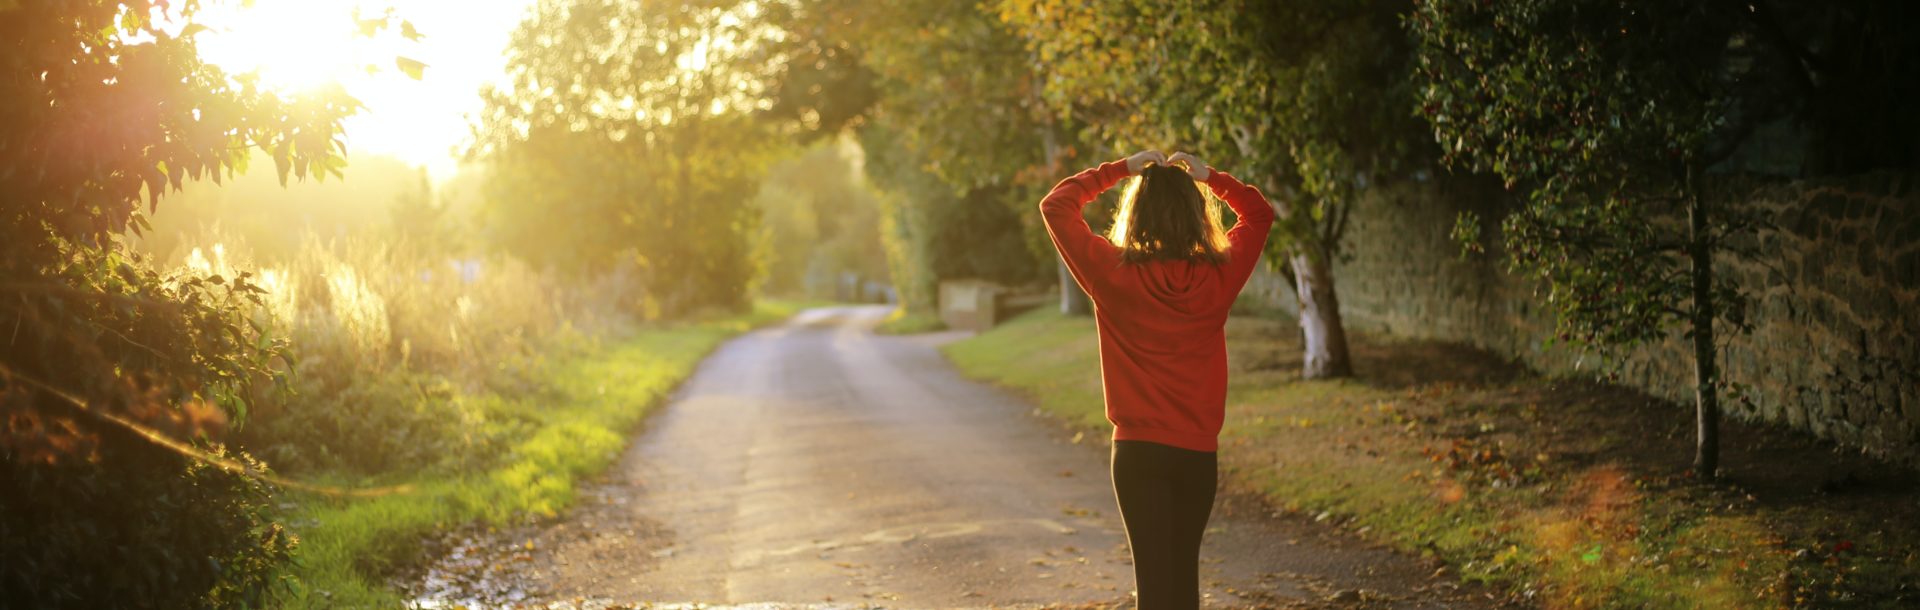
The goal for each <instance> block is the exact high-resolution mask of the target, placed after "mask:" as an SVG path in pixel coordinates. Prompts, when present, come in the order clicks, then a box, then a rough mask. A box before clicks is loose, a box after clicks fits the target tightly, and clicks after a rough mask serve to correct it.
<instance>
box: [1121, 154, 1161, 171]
mask: <svg viewBox="0 0 1920 610" xmlns="http://www.w3.org/2000/svg"><path fill="white" fill-rule="evenodd" d="M1148 163H1158V164H1160V165H1166V164H1167V155H1166V154H1164V153H1161V152H1160V151H1157V150H1143V151H1140V152H1137V153H1133V154H1132V155H1130V156H1128V157H1127V173H1128V174H1132V175H1135V176H1138V175H1140V172H1141V171H1143V170H1145V169H1147V164H1148Z"/></svg>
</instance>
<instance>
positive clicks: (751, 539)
mask: <svg viewBox="0 0 1920 610" xmlns="http://www.w3.org/2000/svg"><path fill="white" fill-rule="evenodd" d="M886 311H887V310H886V309H885V308H879V307H839V308H827V309H816V310H810V311H807V312H804V313H802V314H800V315H799V316H797V317H795V318H793V319H792V320H789V321H788V322H786V323H784V324H782V325H780V326H777V327H772V328H767V329H762V330H759V331H755V332H752V333H749V334H746V335H744V336H742V337H740V338H737V339H735V340H733V341H731V342H729V343H727V344H725V345H724V346H722V347H721V348H720V349H719V350H717V351H716V352H715V353H714V354H713V355H712V356H711V357H710V358H708V359H707V360H706V361H705V362H703V363H702V365H701V366H700V368H699V370H698V371H697V372H696V373H695V374H694V376H693V377H692V378H691V379H689V380H688V382H687V383H686V384H685V385H684V386H683V387H682V388H681V390H680V391H679V392H678V393H677V394H676V396H675V397H674V398H673V399H672V401H671V402H670V403H669V404H667V405H665V406H664V407H663V410H662V411H660V412H658V413H656V414H654V415H653V416H652V418H651V419H650V421H649V422H648V424H647V425H646V427H645V429H644V430H643V431H642V432H641V433H640V434H639V435H638V436H637V437H636V439H635V442H634V443H633V445H632V446H631V447H630V448H629V449H628V451H627V453H626V454H625V455H624V457H623V458H622V459H621V461H620V462H619V464H618V465H617V466H616V467H614V468H613V469H612V471H611V472H610V473H609V474H608V475H607V476H605V477H604V478H603V479H602V480H600V481H598V482H597V483H596V484H593V485H590V486H588V487H587V488H585V489H583V497H582V499H581V503H580V506H578V507H577V508H576V509H575V510H574V511H572V512H571V513H569V514H568V515H567V516H566V517H564V518H563V519H561V520H559V522H557V523H553V524H547V525H543V526H539V527H532V528H525V529H522V530H516V531H509V532H504V533H497V534H493V535H491V536H482V537H480V538H477V539H476V540H479V542H472V543H469V544H466V545H465V547H464V548H457V549H455V552H454V553H453V554H452V555H451V556H450V559H449V560H444V561H453V562H458V561H467V562H470V563H482V564H485V565H488V566H490V568H489V570H487V571H488V574H487V576H486V578H485V580H486V583H485V584H484V586H485V587H492V588H494V589H498V590H510V591H511V592H512V593H511V596H510V597H508V598H504V599H516V600H520V601H522V602H526V601H551V600H563V601H564V600H588V601H590V602H594V603H590V604H589V605H595V604H598V603H601V602H605V603H613V604H637V603H641V602H652V603H685V604H712V605H715V606H726V605H738V606H742V607H747V606H751V607H887V608H960V607H981V608H985V607H1003V608H1004V607H1038V606H1054V607H1115V606H1120V605H1123V604H1124V605H1125V607H1131V604H1130V603H1129V602H1128V601H1127V600H1128V599H1129V598H1128V595H1129V591H1130V590H1131V588H1132V576H1131V571H1130V570H1131V566H1130V565H1129V563H1128V558H1127V550H1126V539H1125V536H1124V534H1123V531H1122V529H1121V523H1120V518H1119V515H1118V513H1117V511H1116V509H1115V508H1114V500H1113V491H1112V486H1111V483H1110V482H1109V481H1108V478H1107V471H1106V457H1107V453H1106V452H1107V448H1106V446H1105V443H1104V442H1103V441H1102V440H1101V439H1097V438H1087V439H1081V440H1080V442H1078V443H1076V442H1073V439H1071V438H1070V437H1069V436H1068V435H1067V434H1066V433H1065V432H1064V431H1063V430H1062V428H1061V427H1060V426H1059V425H1058V424H1056V423H1053V422H1051V421H1048V420H1046V419H1044V418H1041V417H1036V416H1035V414H1034V412H1033V409H1032V407H1031V406H1029V405H1027V404H1025V403H1023V402H1022V401H1021V400H1020V399H1019V398H1018V397H1015V396H1012V395H1010V394H1008V393H1006V392H1004V391H1001V390H998V389H996V388H993V387H990V386H987V385H983V384H979V383H975V382H972V381H969V380H967V379H964V378H962V377H961V376H960V375H959V374H958V373H957V372H955V371H954V370H953V369H952V368H951V367H950V366H949V365H948V364H947V363H946V361H945V360H944V359H943V358H942V357H941V355H940V353H939V352H938V350H937V346H938V344H940V343H941V342H944V341H948V340H952V339H954V338H956V337H957V336H959V335H958V334H956V333H942V334H933V335H920V336H911V337H890V336H881V335H875V334H873V333H872V332H871V329H872V327H873V326H874V325H875V324H876V323H878V321H879V320H880V319H881V318H882V317H884V316H885V314H886ZM1090 374H1091V373H1090ZM502 553H509V554H511V557H503V556H502ZM1433 572H1434V567H1433V566H1431V565H1427V564H1425V563H1423V562H1421V561H1420V560H1416V559H1413V558H1409V557H1405V556H1403V555H1398V554H1394V553H1391V552H1388V551H1385V550H1381V549H1379V548H1375V547H1371V546H1368V545H1366V544H1362V543H1359V542H1356V541H1354V540H1352V539H1351V538H1348V537H1346V536H1344V535H1342V534H1340V533H1338V532H1336V531H1333V530H1332V529H1331V528H1326V527H1321V526H1318V525H1315V524H1312V523H1308V522H1305V521H1302V520H1299V519H1289V518H1284V517H1275V516H1272V515H1271V514H1270V511H1269V510H1268V509H1266V508H1265V506H1264V505H1262V504H1260V503H1259V502H1258V501H1255V500H1251V499H1248V498H1247V497H1245V495H1244V494H1241V495H1234V494H1227V495H1226V496H1225V497H1223V500H1222V502H1220V503H1219V504H1218V507H1217V508H1216V510H1215V515H1214V517H1213V521H1212V523H1211V524H1210V528H1209V530H1208V534H1207V537H1206V546H1205V549H1204V550H1203V558H1202V580H1203V582H1204V584H1205V586H1206V595H1207V597H1206V600H1207V604H1208V605H1209V606H1211V607H1319V606H1323V605H1348V603H1349V602H1352V601H1355V600H1359V601H1361V602H1363V603H1364V605H1366V606H1368V607H1399V608H1439V607H1468V606H1474V605H1484V604H1483V603H1482V602H1484V599H1483V598H1482V596H1481V595H1479V594H1477V593H1474V592H1472V591H1462V590H1459V589H1457V588H1455V587H1454V585H1452V584H1451V583H1448V582H1445V579H1444V578H1442V579H1440V580H1437V581H1436V580H1434V579H1433V577H1432V573H1433ZM429 580H434V577H430V578H429ZM439 580H440V581H445V580H447V579H445V578H440V579H439ZM469 584H471V583H469ZM429 588H430V589H434V593H433V594H430V595H428V597H429V598H432V597H433V596H434V595H439V596H440V599H458V598H459V597H458V596H459V595H461V593H460V592H459V587H458V586H448V583H446V582H438V584H437V585H436V587H429ZM1441 591H1446V592H1449V594H1448V595H1445V596H1442V595H1440V594H1439V593H1438V592H1441ZM496 593H497V591H496ZM495 599H496V601H497V600H498V599H502V598H495ZM570 603H577V601H575V602H570ZM755 604H762V605H755Z"/></svg>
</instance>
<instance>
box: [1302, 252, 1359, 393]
mask: <svg viewBox="0 0 1920 610" xmlns="http://www.w3.org/2000/svg"><path fill="white" fill-rule="evenodd" d="M1309 247H1311V246H1309ZM1287 262H1288V263H1289V264H1291V265H1292V267H1293V275H1294V282H1293V291H1294V295H1295V296H1297V297H1299V298H1300V331H1301V334H1302V335H1303V336H1304V337H1305V338H1306V354H1305V361H1304V364H1303V366H1302V367H1301V371H1300V376H1301V377H1303V378H1306V379H1326V378H1331V377H1349V376H1352V375H1353V361H1352V359H1350V358H1348V356H1347V328H1346V326H1345V325H1344V324H1342V323H1341V322H1340V299H1339V297H1338V296H1337V295H1335V294H1334V290H1333V269H1332V268H1331V267H1330V266H1329V265H1328V263H1327V258H1326V257H1324V256H1314V255H1312V254H1310V253H1303V252H1298V251H1296V252H1295V253H1294V254H1292V255H1291V257H1290V258H1289V260H1288V261H1287Z"/></svg>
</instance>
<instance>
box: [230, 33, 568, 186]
mask: <svg viewBox="0 0 1920 610" xmlns="http://www.w3.org/2000/svg"><path fill="white" fill-rule="evenodd" d="M531 4H532V0H256V1H255V2H254V3H253V6H251V7H245V8H243V7H241V6H240V3H239V2H237V1H230V2H221V3H210V4H209V5H207V6H206V7H205V8H204V9H203V11H202V13H201V16H200V19H199V21H200V22H201V23H202V24H204V25H207V26H208V27H210V28H212V31H210V32H207V33H204V34H201V35H200V37H199V41H200V51H201V55H202V56H203V57H204V58H206V59H207V60H208V61H209V62H212V63H214V64H217V65H219V66H221V67H223V68H226V69H227V70H229V71H233V72H243V71H250V70H258V71H259V72H260V75H261V80H262V81H264V82H265V83H266V84H268V86H272V87H275V88H278V89H282V90H298V89H300V88H303V87H312V86H315V85H319V84H322V83H326V82H330V81H335V82H339V83H341V84H342V85H345V86H346V88H347V91H348V92H349V93H350V94H352V95H353V96H354V97H356V98H359V100H360V101H361V103H363V104H366V106H367V108H366V109H365V110H362V111H361V113H360V114H359V115H358V116H355V117H353V118H352V119H350V120H349V121H348V122H347V124H346V130H347V134H346V139H347V147H348V149H349V151H350V154H351V155H361V154H367V153H372V154H381V155H391V156H394V157H398V158H400V159H402V160H404V161H406V162H409V163H413V164H417V165H423V166H425V167H426V168H427V171H428V172H429V173H431V174H432V176H433V179H434V180H436V181H438V180H445V179H447V178H450V177H452V176H453V174H454V173H455V171H456V170H457V161H456V156H455V155H456V152H455V150H456V149H457V148H459V147H460V146H462V144H463V143H465V142H466V141H467V139H468V138H469V127H468V117H469V116H470V115H473V114H475V113H478V112H479V110H480V95H479V90H480V87H481V85H483V84H487V83H494V82H503V81H504V80H505V78H506V75H505V72H504V70H505V65H506V58H505V57H504V55H503V54H502V52H503V51H504V50H505V48H506V45H507V40H508V38H509V36H510V35H511V34H512V32H513V28H514V27H515V26H517V25H519V23H520V21H521V19H522V18H523V17H524V16H525V12H526V10H527V7H528V6H529V5H531ZM356 6H358V7H360V10H361V16H362V17H367V18H372V17H377V16H379V15H382V14H384V13H385V12H386V10H387V8H389V7H391V8H393V9H394V11H395V16H396V17H398V18H399V19H404V20H407V21H410V22H412V23H413V25H414V26H415V27H416V28H418V29H419V31H420V33H421V34H422V35H423V36H424V37H423V38H422V39H421V40H420V41H418V42H413V41H408V40H406V39H405V38H402V37H401V36H400V35H399V32H398V31H397V30H391V31H387V32H382V33H381V34H380V35H379V36H376V37H373V38H367V37H363V36H360V35H358V34H357V31H358V30H357V28H356V27H355V24H354V21H353V11H354V8H355V7H356ZM395 56H403V57H408V58H411V59H415V60H419V61H421V62H424V63H426V64H427V69H426V74H425V77H424V78H422V79H421V80H418V81H416V80H413V79H411V78H408V77H407V76H406V75H404V74H403V73H401V72H400V70H398V69H397V68H395V67H394V61H393V58H394V57H395ZM368 65H374V66H378V67H379V68H380V71H379V72H377V73H373V74H368V73H367V71H366V66H368Z"/></svg>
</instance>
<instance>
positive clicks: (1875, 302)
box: [1249, 174, 1920, 464]
mask: <svg viewBox="0 0 1920 610" xmlns="http://www.w3.org/2000/svg"><path fill="white" fill-rule="evenodd" d="M1722 183H1723V184H1722V185H1721V188H1722V190H1725V191H1727V192H1739V193H1743V195H1741V196H1740V198H1739V203H1738V205H1744V206H1750V207H1751V208H1752V209H1754V210H1757V211H1758V212H1759V213H1760V214H1761V215H1762V216H1763V217H1766V218H1768V219H1770V220H1771V221H1772V222H1773V224H1774V227H1773V228H1771V229H1768V230H1764V231H1762V232H1761V233H1760V234H1759V235H1757V236H1756V237H1757V239H1758V240H1759V244H1760V246H1761V248H1762V251H1763V252H1766V253H1768V254H1767V255H1766V256H1765V257H1763V260H1721V261H1717V262H1716V264H1717V267H1718V270H1719V272H1721V273H1729V274H1732V276H1733V277H1735V278H1738V280H1739V281H1740V282H1741V284H1742V286H1743V287H1744V288H1745V289H1746V290H1747V291H1748V293H1749V294H1750V295H1751V297H1752V299H1753V300H1752V303H1751V309H1750V318H1751V319H1752V320H1753V322H1754V330H1753V332H1752V333H1751V334H1750V335H1746V336H1740V337H1735V338H1733V339H1732V340H1731V341H1729V342H1727V345H1726V347H1725V348H1724V349H1723V351H1722V356H1723V366H1724V367H1725V370H1726V373H1727V376H1728V379H1730V380H1731V381H1734V382H1736V383H1740V384H1746V385H1748V386H1750V387H1751V390H1750V391H1749V392H1747V393H1746V398H1747V400H1744V401H1742V400H1732V401H1729V404H1728V405H1727V409H1728V413H1729V414H1730V415H1732V416H1734V417H1741V418H1748V419H1761V420H1765V421H1770V422H1776V423H1779V424H1783V425H1786V426H1790V427H1792V428H1795V429H1799V430H1803V431H1807V432H1810V433H1813V434H1815V435H1818V436H1820V437H1822V438H1827V439H1831V440H1834V441H1837V442H1840V443H1842V444H1845V445H1849V446H1853V447H1859V448H1861V449H1864V450H1866V451H1868V452H1871V453H1875V454H1879V455H1881V456H1884V457H1887V458H1890V459H1893V460H1895V461H1901V462H1906V463H1909V464H1920V189H1917V188H1916V187H1920V184H1917V183H1920V176H1914V175H1903V174H1871V175H1863V176H1854V177H1848V178H1843V179H1822V180H1809V181H1799V182H1772V183H1754V182H1749V181H1742V180H1735V179H1724V180H1722ZM1509 197H1510V196H1509V195H1506V194H1503V193H1500V192H1499V191H1498V189H1490V188H1485V187H1483V186H1472V185H1464V186H1463V185H1458V184H1456V185H1450V186H1441V185H1440V184H1438V183H1436V182H1428V183H1423V184H1404V185H1398V186H1394V187H1390V188H1381V189H1376V190H1375V192H1374V193H1372V194H1371V195H1370V196H1368V197H1366V198H1365V199H1364V201H1362V202H1361V204H1360V206H1359V207H1358V208H1357V209H1356V210H1355V211H1354V214H1353V219H1352V221H1351V222H1352V224H1351V226H1350V227H1349V231H1348V234H1347V242H1346V246H1347V248H1346V252H1345V254H1344V255H1343V256H1342V257H1341V258H1340V260H1338V261H1337V262H1336V265H1335V276H1336V281H1337V282H1338V284H1337V290H1338V293H1339V297H1340V301H1341V311H1342V313H1343V315H1344V316H1345V317H1346V321H1347V324H1348V326H1349V327H1350V328H1355V329H1360V330H1365V331H1372V332H1383V333H1389V334H1392V335H1397V336H1403V337H1414V338H1423V339H1438V340H1444V341H1453V342H1460V343H1466V344H1470V345H1474V346H1477V347H1480V348H1483V349H1487V350H1490V351H1493V352H1496V353H1500V354H1505V355H1508V356H1512V357H1514V358H1516V359H1518V360H1520V361H1522V362H1524V363H1526V364H1527V365H1529V366H1531V367H1533V368H1535V369H1537V370H1543V371H1548V372H1552V373H1576V374H1577V373H1581V372H1582V371H1585V372H1589V373H1590V372H1591V371H1592V370H1594V369H1595V368H1596V365H1597V361H1596V360H1595V358H1594V357H1593V356H1591V355H1583V354H1580V353H1576V352H1574V351H1572V350H1570V349H1567V348H1564V347H1554V346H1552V345H1550V342H1548V341H1546V339H1547V338H1548V337H1549V335H1550V332H1549V331H1550V330H1551V329H1552V326H1553V324H1552V319H1551V312H1548V311H1544V310H1543V309H1542V307H1541V303H1540V302H1539V301H1538V299H1537V297H1536V295H1535V293H1534V291H1533V286H1531V285H1528V284H1526V283H1524V282H1522V281H1520V280H1519V278H1516V277H1514V276H1512V275H1510V274H1508V273H1507V272H1506V271H1505V270H1504V269H1505V267H1504V263H1503V261H1502V260H1501V258H1500V257H1499V255H1498V254H1497V253H1494V254H1490V255H1480V256H1475V257H1473V258H1471V259H1467V260H1463V259H1462V257H1461V256H1460V251H1459V247H1458V246H1457V245H1456V244H1455V243H1454V242H1453V241H1452V240H1451V239H1450V237H1449V235H1448V234H1449V233H1450V231H1451V229H1452V227H1453V224H1454V219H1455V218H1456V217H1457V215H1458V214H1459V213H1460V212H1461V211H1463V210H1474V211H1476V212H1478V213H1479V214H1480V215H1481V217H1482V218H1483V219H1492V220H1491V222H1489V223H1488V224H1490V225H1494V224H1497V219H1498V218H1499V217H1500V215H1501V214H1502V212H1503V209H1502V206H1503V205H1505V203H1503V202H1505V201H1509V200H1510V199H1509ZM1488 230H1489V231H1492V230H1493V229H1491V228H1489V229H1488ZM1488 241H1489V243H1492V244H1497V243H1498V242H1499V237H1498V235H1489V236H1488ZM1262 276H1263V277H1261V278H1259V279H1258V280H1257V281H1256V282H1254V283H1253V284H1252V285H1250V286H1249V290H1253V291H1257V292H1258V293H1259V294H1260V295H1261V296H1262V297H1263V298H1265V299H1266V300H1267V301H1269V302H1270V303H1271V304H1273V305H1275V306H1278V307H1280V308H1282V309H1287V310H1289V311H1291V310H1292V309H1293V308H1294V307H1295V305H1296V303H1295V302H1294V300H1293V297H1292V295H1291V293H1289V292H1288V291H1287V290H1286V288H1285V286H1284V280H1281V279H1279V278H1277V277H1274V276H1272V275H1270V274H1266V273H1265V272H1264V271H1263V273H1262ZM1690 353H1691V351H1690V350H1689V349H1688V347H1687V346H1686V345H1683V344H1682V342H1681V341H1680V339H1679V337H1678V335H1677V333H1676V334H1675V336H1674V337H1673V338H1672V339H1670V340H1668V341H1667V342H1666V343H1665V344H1661V345H1655V346H1649V347H1647V348H1643V349H1641V350H1638V351H1637V352H1635V353H1633V354H1631V355H1630V356H1629V357H1628V358H1627V360H1626V361H1625V362H1623V363H1622V367H1621V368H1620V369H1619V373H1620V375H1621V376H1620V381H1621V382H1622V383H1625V384H1628V385H1631V386H1634V387H1638V388H1640V389H1643V390H1645V391H1648V392H1650V393H1652V394H1654V395H1656V396H1661V397H1664V398H1667V399H1670V400H1673V401H1674V402H1676V403H1679V404H1680V406H1683V407H1690V405H1691V404H1692V398H1691V397H1692V391H1693V390H1692V387H1693V372H1692V364H1691V360H1690V358H1689V354H1690Z"/></svg>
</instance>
